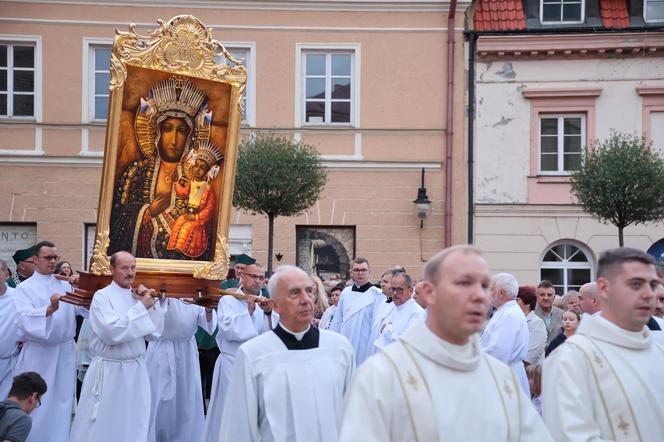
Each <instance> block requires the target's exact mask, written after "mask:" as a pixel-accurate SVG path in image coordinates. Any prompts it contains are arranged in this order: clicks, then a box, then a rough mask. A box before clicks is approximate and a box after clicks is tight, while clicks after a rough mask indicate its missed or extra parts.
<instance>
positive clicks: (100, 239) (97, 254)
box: [90, 229, 111, 276]
mask: <svg viewBox="0 0 664 442" xmlns="http://www.w3.org/2000/svg"><path fill="white" fill-rule="evenodd" d="M109 244H110V240H109V238H108V229H106V230H104V231H103V232H99V233H98V234H97V239H96V240H95V248H94V252H93V254H92V260H91V265H90V271H91V272H92V273H93V274H94V275H100V276H101V275H106V276H108V275H110V274H111V258H109V257H108V255H107V254H106V251H107V250H108V246H109Z"/></svg>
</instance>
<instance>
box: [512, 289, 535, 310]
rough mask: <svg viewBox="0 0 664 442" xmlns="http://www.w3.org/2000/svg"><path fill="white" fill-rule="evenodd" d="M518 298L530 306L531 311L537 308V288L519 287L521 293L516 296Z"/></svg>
mask: <svg viewBox="0 0 664 442" xmlns="http://www.w3.org/2000/svg"><path fill="white" fill-rule="evenodd" d="M516 297H517V298H519V299H520V300H521V301H523V303H524V304H526V305H527V306H530V310H531V311H533V310H535V307H536V306H537V294H536V293H535V287H532V286H529V285H522V286H521V287H519V292H518V293H517V294H516Z"/></svg>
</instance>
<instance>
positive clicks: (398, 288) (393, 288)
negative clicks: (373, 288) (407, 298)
mask: <svg viewBox="0 0 664 442" xmlns="http://www.w3.org/2000/svg"><path fill="white" fill-rule="evenodd" d="M390 291H391V292H392V293H399V294H402V293H403V292H404V289H403V288H401V287H390Z"/></svg>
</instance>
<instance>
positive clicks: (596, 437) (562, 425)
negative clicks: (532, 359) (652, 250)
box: [542, 247, 664, 441]
mask: <svg viewBox="0 0 664 442" xmlns="http://www.w3.org/2000/svg"><path fill="white" fill-rule="evenodd" d="M654 264H655V261H654V260H653V258H652V257H651V256H650V255H648V254H646V253H645V252H643V251H641V250H636V249H631V248H627V247H622V248H618V249H612V250H607V251H606V252H604V253H603V254H602V255H601V256H600V258H599V262H598V269H597V276H598V278H597V289H598V293H599V297H600V301H601V304H602V311H601V313H599V314H596V315H584V316H583V318H582V320H581V323H580V324H579V327H578V329H577V330H576V333H575V334H574V336H572V337H570V338H568V339H567V340H566V341H565V343H564V344H563V345H561V346H560V347H559V348H558V349H557V350H556V351H555V352H553V353H552V354H551V355H549V357H548V358H547V359H546V360H545V361H544V369H543V371H542V375H543V391H542V413H543V416H544V421H545V422H546V425H547V426H548V427H549V430H550V431H551V434H552V435H553V437H554V439H555V440H556V441H608V440H611V441H661V440H664V437H663V435H664V382H662V367H664V347H662V345H660V344H658V343H656V342H654V340H653V337H652V333H651V332H650V330H648V329H647V327H645V324H646V323H647V322H648V320H649V319H650V315H652V313H653V312H654V308H655V295H654V290H655V289H656V288H657V286H658V284H660V282H659V280H658V279H657V274H656V272H655V266H654Z"/></svg>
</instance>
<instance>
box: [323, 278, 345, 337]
mask: <svg viewBox="0 0 664 442" xmlns="http://www.w3.org/2000/svg"><path fill="white" fill-rule="evenodd" d="M343 289H344V285H343V283H342V284H338V285H337V286H336V287H332V290H330V296H329V297H328V299H329V301H330V306H329V307H328V308H327V310H325V313H323V317H322V318H320V323H319V324H318V327H319V328H323V329H326V330H327V329H328V328H329V327H330V324H331V323H332V318H334V312H336V311H337V303H338V302H339V296H341V291H342V290H343Z"/></svg>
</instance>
